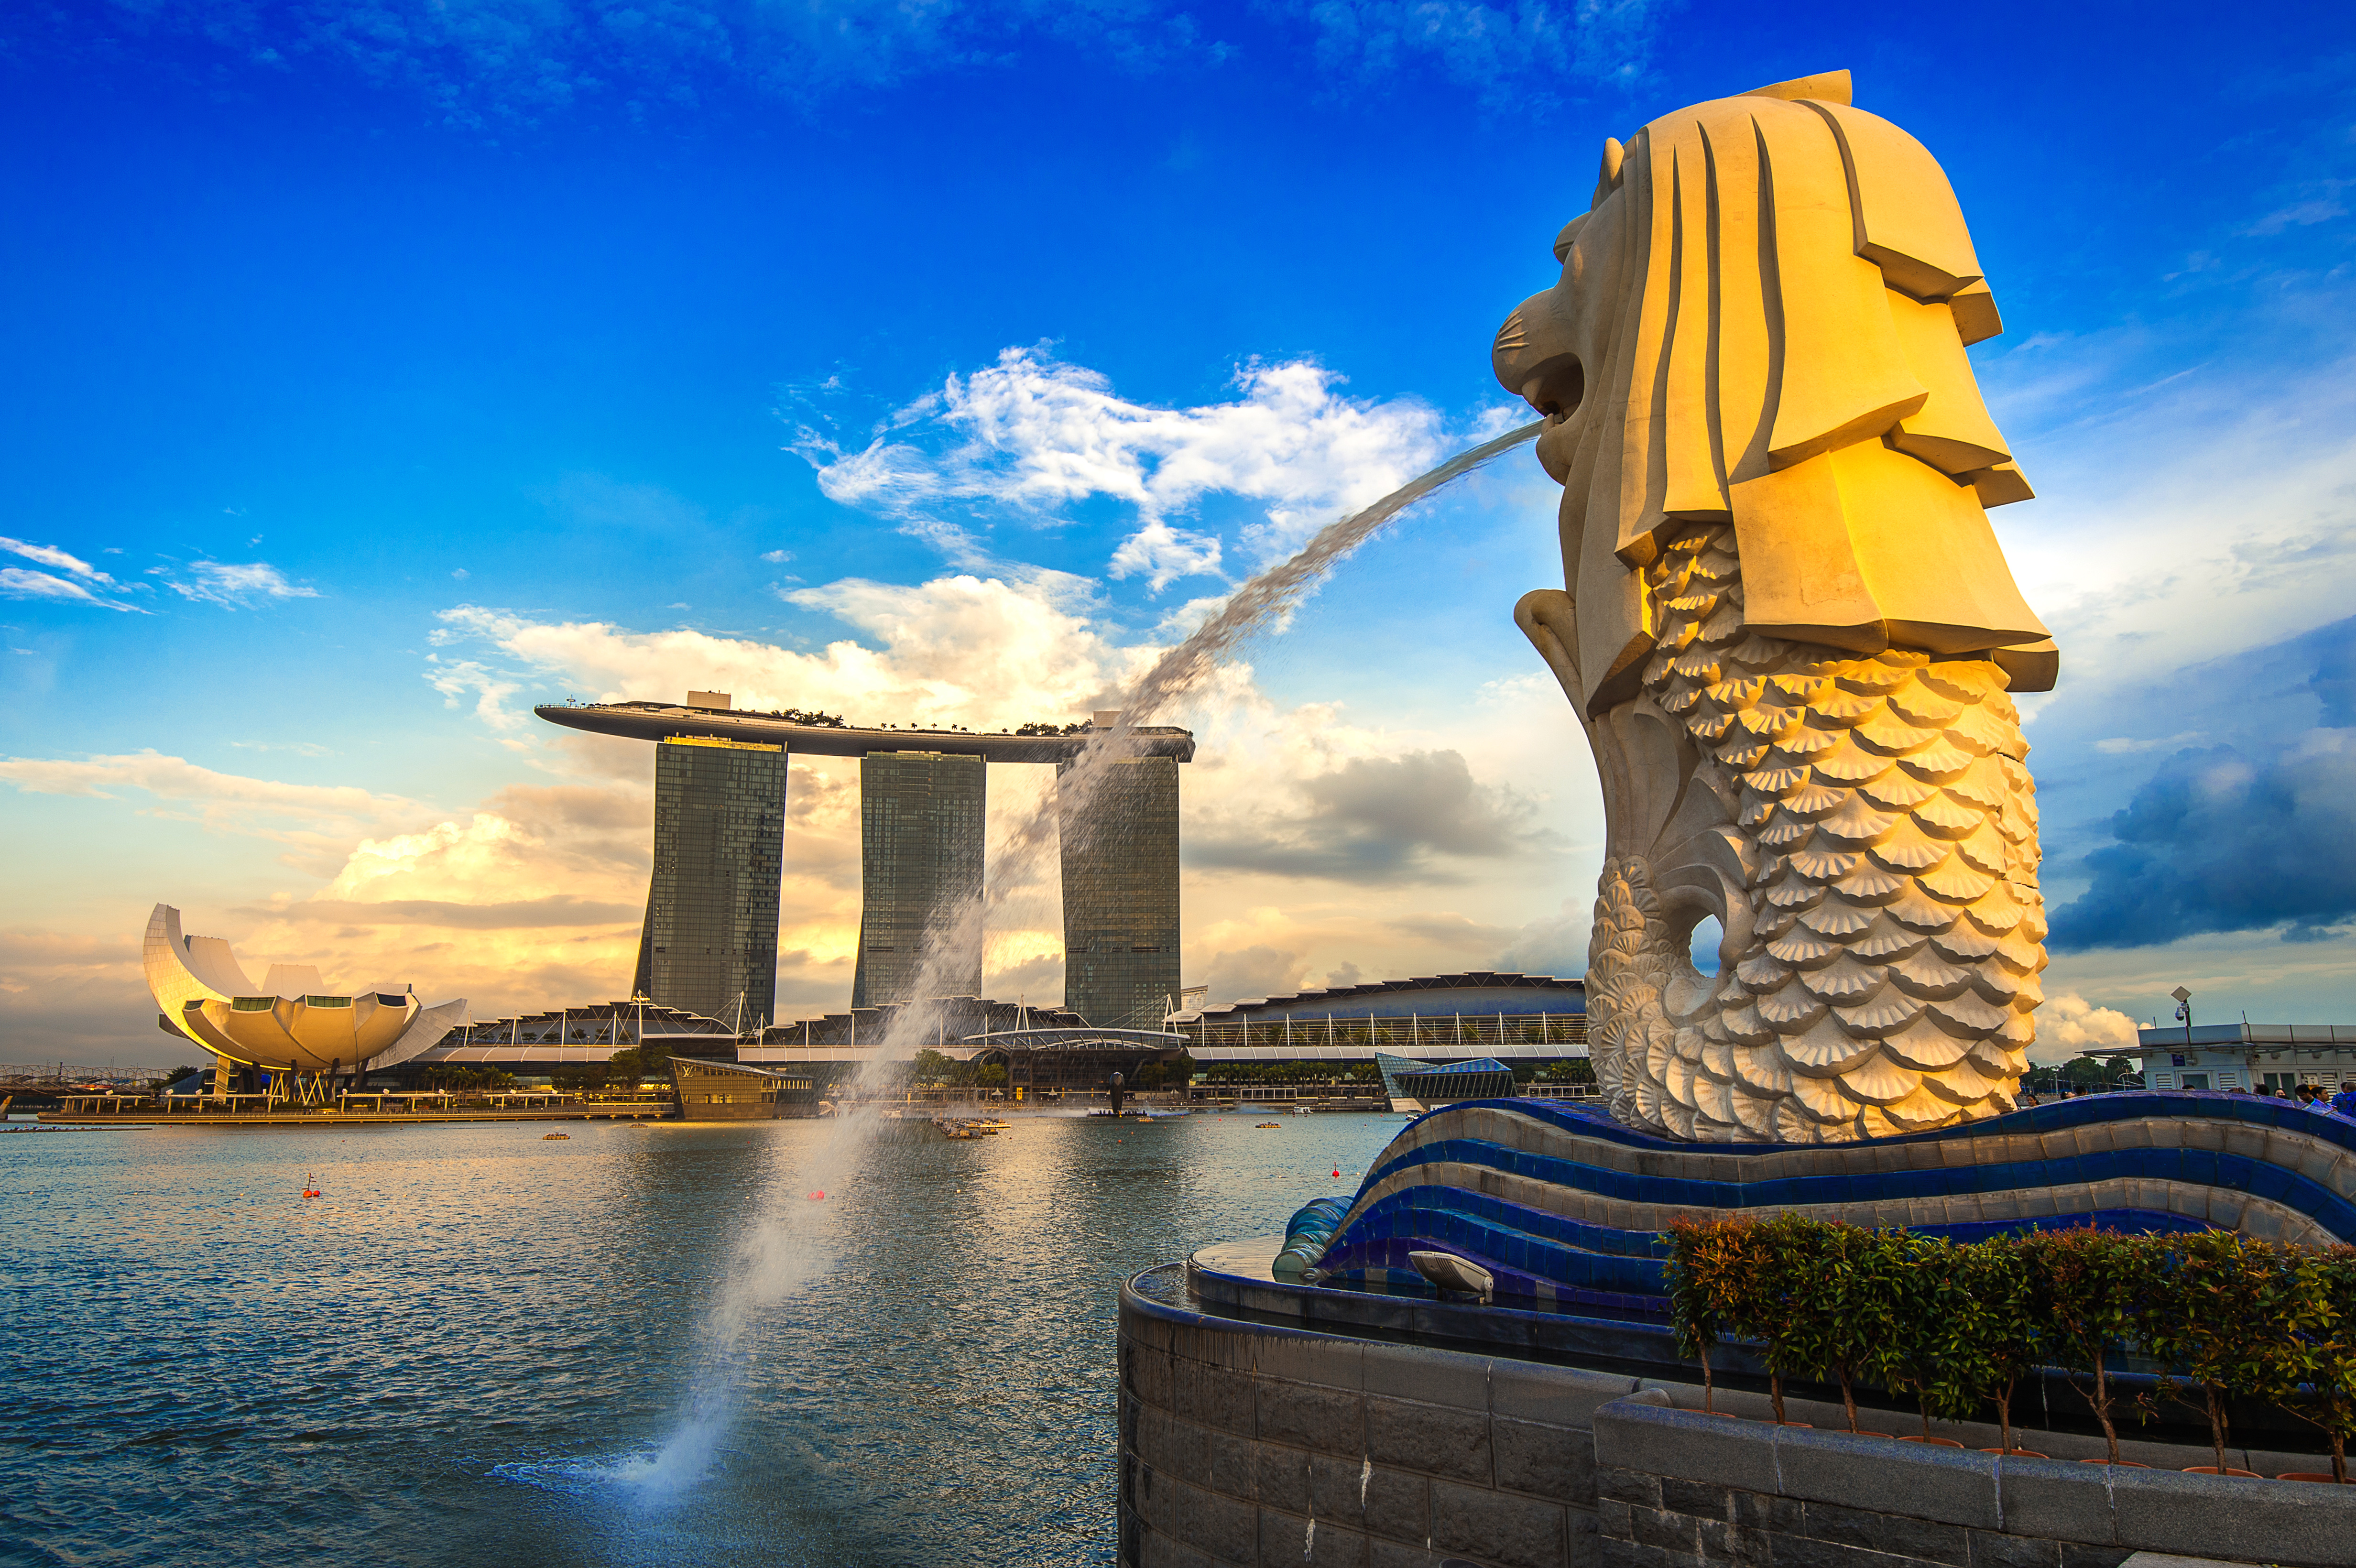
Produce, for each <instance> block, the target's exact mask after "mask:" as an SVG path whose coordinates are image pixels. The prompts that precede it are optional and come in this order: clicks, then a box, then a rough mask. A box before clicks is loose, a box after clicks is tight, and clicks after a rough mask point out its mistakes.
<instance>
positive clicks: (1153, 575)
mask: <svg viewBox="0 0 2356 1568" xmlns="http://www.w3.org/2000/svg"><path fill="white" fill-rule="evenodd" d="M1218 570H1219V541H1218V540H1217V539H1215V538H1213V537H1211V536H1210V535H1208V534H1198V533H1193V532H1189V531H1188V530H1186V529H1184V528H1172V527H1171V526H1170V525H1169V524H1168V523H1165V522H1162V521H1160V520H1159V519H1156V520H1155V521H1153V522H1151V523H1148V524H1146V525H1145V527H1143V528H1140V529H1138V530H1137V532H1135V533H1133V534H1131V535H1130V536H1129V538H1127V539H1123V540H1122V541H1121V543H1120V548H1119V549H1116V550H1114V551H1113V552H1112V564H1111V572H1112V575H1113V576H1115V577H1133V576H1138V575H1142V576H1143V577H1144V578H1145V581H1146V585H1147V586H1148V587H1150V588H1151V589H1152V590H1153V592H1156V593H1159V592H1162V590H1163V589H1164V588H1167V587H1168V586H1170V584H1171V583H1173V582H1175V581H1177V580H1178V579H1180V578H1182V577H1202V576H1209V575H1211V574H1213V573H1215V572H1216V571H1218Z"/></svg>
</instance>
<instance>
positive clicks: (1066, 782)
mask: <svg viewBox="0 0 2356 1568" xmlns="http://www.w3.org/2000/svg"><path fill="white" fill-rule="evenodd" d="M1545 428H1546V421H1543V420H1539V421H1532V422H1531V423H1529V424H1526V425H1523V426H1521V427H1520V428H1518V429H1516V430H1512V431H1508V432H1506V433H1505V434H1504V435H1501V436H1498V437H1497V438H1496V439H1494V441H1489V442H1485V443H1482V444H1481V445H1479V446H1475V447H1472V448H1471V449H1470V450H1468V451H1465V452H1462V453H1458V454H1457V455H1456V456H1454V457H1451V458H1450V459H1449V460H1448V461H1447V462H1446V463H1443V464H1440V466H1439V467H1437V468H1434V469H1432V470H1431V471H1430V473H1428V474H1425V475H1422V476H1420V477H1419V478H1417V479H1415V480H1412V481H1410V482H1409V483H1408V484H1407V485H1402V486H1401V487H1400V488H1398V489H1397V490H1394V491H1392V492H1391V493H1390V494H1389V495H1387V496H1384V497H1383V498H1382V499H1381V500H1379V501H1376V503H1375V504H1374V505H1372V506H1370V507H1365V508H1364V509H1363V510H1360V511H1357V512H1354V513H1352V514H1351V515H1350V516H1348V517H1343V518H1341V519H1339V520H1338V521H1335V522H1332V523H1329V524H1327V525H1326V526H1325V527H1324V528H1321V529H1319V530H1318V532H1317V533H1316V535H1315V536H1314V537H1312V539H1310V541H1309V542H1308V543H1307V544H1306V545H1304V546H1302V547H1301V549H1300V550H1299V551H1298V552H1297V553H1295V554H1294V555H1293V556H1291V557H1290V559H1288V560H1284V561H1282V562H1280V563H1279V564H1278V565H1276V566H1272V567H1270V568H1269V570H1267V571H1263V572H1261V573H1260V574H1259V575H1258V576H1257V577H1254V578H1252V579H1251V580H1250V581H1248V582H1246V583H1245V584H1244V585H1243V586H1242V587H1241V588H1238V589H1237V590H1236V592H1234V593H1233V594H1231V595H1229V596H1228V598H1227V600H1226V603H1224V604H1223V605H1222V606H1221V607H1220V608H1219V611H1218V613H1215V614H1214V615H1212V616H1211V617H1210V618H1209V619H1208V620H1206V621H1205V622H1204V623H1203V624H1202V625H1201V626H1199V627H1197V628H1196V629H1195V631H1194V635H1191V636H1189V637H1188V638H1186V640H1185V641H1183V642H1182V643H1180V644H1179V645H1177V646H1176V647H1173V648H1172V649H1171V650H1170V651H1169V652H1168V653H1165V654H1163V655H1162V657H1161V658H1160V659H1158V660H1156V661H1155V663H1154V665H1153V667H1152V668H1151V669H1150V670H1148V671H1147V672H1146V673H1145V675H1144V676H1143V677H1141V679H1139V680H1138V682H1137V683H1136V684H1135V685H1134V686H1133V687H1131V688H1130V690H1129V691H1128V692H1127V693H1126V694H1125V695H1124V697H1123V699H1122V700H1121V705H1120V714H1119V718H1118V719H1117V720H1115V721H1114V723H1113V725H1112V727H1111V728H1110V729H1107V730H1098V731H1093V732H1091V733H1090V735H1089V736H1088V738H1087V741H1086V742H1085V743H1084V744H1083V745H1082V746H1081V747H1080V749H1079V751H1078V752H1077V753H1076V755H1075V756H1074V757H1073V758H1072V760H1071V762H1070V763H1069V764H1068V765H1067V766H1066V768H1065V769H1064V770H1062V772H1061V773H1059V775H1058V777H1057V779H1056V783H1055V789H1054V791H1053V792H1051V793H1050V794H1049V795H1048V797H1047V798H1046V799H1045V800H1044V801H1043V802H1042V803H1041V804H1040V805H1039V807H1038V809H1037V810H1035V811H1033V813H1032V814H1031V815H1030V816H1028V817H1026V818H1024V819H1023V820H1022V821H1021V822H1020V823H1019V824H1018V825H1017V826H1016V827H1015V829H1014V831H1013V832H1012V835H1011V836H1010V837H1009V838H1008V839H1007V841H1006V843H1005V844H1004V845H1003V846H1001V848H1000V850H999V853H998V855H997V857H996V861H997V872H998V874H997V876H996V877H995V878H994V879H993V880H992V882H991V888H994V889H995V890H997V891H994V892H993V891H991V888H985V890H984V891H983V892H982V893H981V895H980V897H977V898H970V899H966V900H963V901H960V907H958V908H955V909H952V910H949V911H947V912H943V913H942V915H941V916H939V917H938V918H937V921H936V923H935V927H934V930H933V932H932V933H931V935H930V939H929V940H927V942H926V944H925V945H926V953H925V957H924V961H923V964H922V966H921V968H920V970H919V976H918V996H917V997H916V998H914V999H912V1000H910V1001H909V1002H908V1003H906V1004H905V1005H904V1006H902V1007H900V1008H896V1009H895V1010H894V1014H893V1017H892V1020H891V1022H890V1024H889V1025H888V1026H886V1029H885V1031H884V1038H883V1042H882V1043H881V1044H880V1045H879V1046H877V1047H876V1050H875V1053H874V1054H873V1056H871V1057H870V1058H869V1059H868V1060H867V1061H865V1062H863V1063H862V1065H861V1067H860V1070H859V1073H858V1076H857V1077H856V1078H855V1079H853V1081H852V1089H853V1100H854V1104H852V1105H851V1108H849V1109H848V1110H846V1111H845V1112H844V1113H843V1114H841V1115H837V1116H836V1117H835V1118H834V1119H833V1121H832V1123H831V1125H830V1127H829V1129H828V1132H827V1136H826V1137H825V1138H824V1140H823V1141H822V1142H821V1143H820V1145H819V1147H818V1149H817V1150H816V1151H814V1152H813V1153H812V1154H811V1155H810V1156H809V1157H807V1158H805V1159H801V1160H798V1161H794V1162H793V1163H792V1164H791V1165H790V1168H788V1167H787V1158H788V1157H787V1154H786V1152H785V1151H784V1150H782V1149H778V1150H776V1151H774V1152H773V1154H772V1158H773V1159H774V1160H775V1161H776V1162H777V1165H778V1168H777V1169H776V1170H775V1171H773V1172H772V1173H771V1176H770V1179H769V1180H768V1182H767V1184H766V1193H767V1196H766V1199H765V1200H764V1203H763V1208H762V1212H761V1213H760V1214H759V1216H757V1217H756V1218H755V1221H754V1222H753V1223H752V1224H750V1225H748V1226H747V1227H746V1228H745V1230H744V1235H743V1237H742V1239H741V1240H740V1241H739V1243H738V1245H737V1250H736V1256H735V1259H734V1263H733V1264H732V1265H731V1267H730V1270H729V1275H728V1279H727V1282H726V1284H725V1285H723V1287H722V1288H721V1291H720V1294H719V1296H717V1297H716V1298H715V1299H714V1300H713V1302H712V1307H711V1309H710V1311H709V1312H708V1313H707V1314H706V1315H705V1317H704V1321H703V1326H702V1332H701V1352H702V1353H701V1367H700V1370H699V1372H698V1375H697V1378H696V1381H695V1385H694V1388H693V1390H692V1392H691V1395H690V1399H689V1404H688V1409H687V1411H686V1413H684V1415H683V1416H682V1418H681V1420H680V1424H679V1426H678V1428H677V1429H676V1430H675V1431H674V1432H673V1433H672V1434H671V1435H670V1436H669V1438H668V1439H666V1440H665V1441H664V1443H663V1445H662V1446H661V1447H660V1448H659V1449H658V1450H657V1451H656V1452H655V1454H654V1455H653V1456H651V1457H650V1458H648V1459H647V1460H645V1461H643V1462H641V1463H639V1464H636V1465H632V1466H627V1467H623V1468H622V1469H620V1470H619V1471H617V1472H616V1474H617V1475H619V1476H620V1477H622V1478H624V1479H626V1480H628V1481H630V1482H632V1483H633V1484H635V1485H636V1486H637V1487H638V1488H640V1491H641V1495H642V1496H644V1497H645V1498H646V1499H648V1500H649V1501H653V1502H658V1503H659V1502H668V1501H670V1500H672V1499H676V1498H678V1497H679V1496H680V1495H681V1494H683V1493H684V1492H685V1491H686V1490H688V1489H689V1488H691V1487H692V1486H693V1485H694V1483H695V1481H696V1480H697V1479H698V1478H700V1477H701V1476H702V1474H703V1473H704V1471H705V1470H706V1469H707V1468H708V1467H709V1466H710V1464H711V1461H712V1455H713V1453H714V1451H715V1449H716V1448H717V1446H718V1445H719V1442H720V1440H721V1439H722V1437H723V1436H724V1435H726V1431H727V1426H728V1422H729V1420H730V1418H731V1417H732V1415H733V1413H734V1408H735V1403H736V1391H737V1390H738V1389H739V1388H740V1387H741V1386H742V1384H743V1381H744V1370H745V1362H746V1358H745V1355H744V1349H743V1340H744V1331H745V1329H746V1328H748V1327H750V1326H751V1325H752V1324H753V1323H754V1322H755V1321H756V1320H757V1319H758V1317H759V1315H760V1310H761V1309H762V1308H763V1307H767V1306H769V1305H770V1304H772V1303H774V1302H776V1301H777V1300H779V1299H780V1298H782V1297H783V1296H786V1295H787V1293H789V1292H791V1291H793V1290H796V1289H798V1288H799V1287H800V1286H801V1285H804V1284H806V1283H808V1282H809V1280H811V1279H814V1278H817V1277H819V1275H823V1274H824V1273H825V1272H826V1270H827V1267H828V1262H827V1247H826V1243H825V1238H824V1236H823V1234H822V1231H821V1227H822V1226H824V1225H825V1224H826V1223H827V1222H828V1214H829V1206H828V1205H824V1204H819V1203H812V1202H809V1201H806V1200H803V1199H802V1198H801V1196H800V1194H801V1192H802V1189H804V1188H805V1187H807V1188H809V1189H812V1190H819V1191H828V1190H837V1189H841V1188H843V1187H844V1186H846V1185H847V1184H848V1179H849V1178H850V1177H851V1176H852V1175H854V1174H855V1173H856V1171H857V1168H858V1167H859V1164H860V1161H861V1157H862V1155H863V1153H864V1151H865V1149H866V1147H867V1145H868V1144H869V1143H870V1142H871V1141H872V1140H873V1137H874V1136H875V1130H876V1125H877V1123H878V1121H879V1120H880V1115H879V1114H878V1112H877V1111H876V1109H875V1108H874V1107H873V1105H872V1104H865V1103H864V1100H865V1095H866V1092H867V1091H869V1090H870V1089H872V1088H873V1087H875V1086H877V1085H878V1084H879V1083H881V1082H882V1081H883V1078H884V1077H885V1076H886V1075H887V1074H888V1073H889V1072H891V1070H892V1069H893V1068H894V1067H895V1066H897V1065H898V1064H900V1063H903V1062H906V1061H910V1060H912V1059H913V1058H914V1057H915V1056H916V1052H917V1051H919V1050H921V1049H923V1047H924V1046H925V1045H926V1043H928V1042H929V1041H930V1040H931V1039H932V1038H933V1032H934V1028H935V1024H936V1021H937V1019H938V1017H939V1015H940V1010H941V1003H942V1001H943V1000H944V998H943V997H941V996H940V992H941V991H942V990H943V989H944V987H946V986H947V985H948V983H949V979H950V972H951V970H952V968H953V967H954V966H956V965H958V962H959V956H958V955H961V954H967V953H970V952H971V951H973V950H974V949H975V948H977V947H979V945H980V943H981V940H982V934H983V932H984V929H985V928H986V926H987V925H988V923H989V917H990V915H991V912H992V911H994V910H995V909H997V908H998V907H999V905H1000V904H1001V903H1002V902H1003V901H1004V900H1005V899H1006V898H1007V896H1008V890H1011V889H1013V888H1018V887H1021V886H1023V884H1024V883H1025V882H1026V880H1028V876H1029V873H1030V871H1031V869H1032V868H1033V866H1035V865H1036V864H1037V862H1038V861H1039V859H1041V858H1042V857H1043V856H1044V855H1045V854H1046V852H1047V850H1048V848H1049V847H1050V846H1051V845H1053V844H1054V843H1055V828H1056V824H1057V821H1058V819H1059V817H1061V816H1065V815H1067V814H1069V815H1079V814H1082V813H1085V811H1086V809H1087V803H1088V802H1089V800H1090V799H1091V798H1092V796H1093V795H1094V793H1095V791H1096V790H1097V789H1098V786H1099V785H1100V784H1102V783H1103V782H1104V780H1105V778H1106V777H1107V773H1106V770H1107V769H1108V768H1109V767H1110V766H1111V765H1112V764H1113V763H1116V762H1118V761H1119V759H1120V758H1121V757H1122V756H1123V755H1124V754H1126V752H1127V751H1128V749H1129V748H1128V742H1129V738H1130V734H1131V732H1132V731H1135V730H1136V728H1137V727H1138V726H1139V725H1140V724H1141V723H1145V722H1147V721H1149V720H1151V719H1152V718H1153V717H1154V716H1155V715H1156V714H1158V713H1160V712H1161V711H1162V709H1164V708H1166V707H1168V706H1169V705H1170V704H1171V703H1172V702H1173V701H1175V700H1177V699H1179V698H1181V697H1183V696H1184V695H1185V694H1186V693H1187V692H1189V691H1191V690H1193V689H1194V688H1195V687H1197V686H1199V685H1200V684H1202V682H1203V681H1205V679H1207V678H1208V677H1210V675H1211V674H1212V672H1213V671H1214V670H1215V669H1216V668H1217V667H1218V665H1219V662H1220V660H1221V658H1222V656H1226V655H1227V654H1230V653H1232V652H1233V651H1234V650H1235V649H1236V648H1237V647H1238V646H1239V645H1242V644H1243V643H1245V642H1246V641H1248V639H1249V638H1251V637H1252V636H1254V635H1258V633H1260V632H1262V631H1264V630H1266V629H1267V628H1268V627H1269V625H1270V624H1273V623H1275V622H1276V621H1277V620H1278V619H1279V618H1280V617H1281V616H1282V615H1283V614H1284V613H1286V612H1288V611H1290V609H1291V608H1292V607H1293V606H1294V605H1295V604H1297V603H1300V601H1301V595H1302V594H1303V593H1305V592H1308V590H1309V589H1310V588H1311V587H1312V586H1313V585H1314V584H1315V583H1316V582H1318V581H1320V580H1321V579H1323V577H1324V576H1325V574H1326V573H1327V572H1329V571H1332V570H1333V567H1334V566H1335V565H1336V564H1338V563H1339V562H1340V561H1341V560H1342V558H1343V557H1344V556H1346V555H1348V554H1349V553H1350V552H1351V551H1352V550H1354V549H1356V548H1357V547H1358V546H1359V545H1361V544H1363V543H1365V541H1366V540H1367V539H1369V538H1371V537H1372V536H1373V535H1374V534H1375V532H1376V530H1377V529H1379V528H1382V527H1383V525H1384V524H1386V523H1387V522H1389V521H1390V520H1391V519H1392V518H1393V517H1398V515H1399V513H1401V512H1403V511H1405V510H1406V509H1407V508H1408V507H1411V506H1413V505H1414V504H1415V503H1416V502H1418V501H1419V500H1421V499H1423V498H1424V497H1425V496H1429V495H1430V494H1431V493H1432V492H1433V491H1435V490H1438V489H1439V488H1440V487H1441V486H1442V485H1447V484H1449V483H1451V481H1453V480H1456V479H1460V478H1462V477H1463V476H1464V475H1467V474H1470V473H1472V472H1473V471H1474V470H1475V469H1478V468H1481V467H1483V466H1484V465H1485V464H1489V463H1491V462H1493V461H1494V460H1495V459H1497V458H1499V457H1502V456H1504V455H1505V453H1508V452H1511V451H1512V450H1513V449H1514V448H1515V447H1517V446H1519V445H1521V444H1522V443H1524V442H1526V441H1529V440H1530V439H1532V438H1533V437H1535V436H1536V435H1537V433H1538V432H1540V431H1541V430H1543V429H1545Z"/></svg>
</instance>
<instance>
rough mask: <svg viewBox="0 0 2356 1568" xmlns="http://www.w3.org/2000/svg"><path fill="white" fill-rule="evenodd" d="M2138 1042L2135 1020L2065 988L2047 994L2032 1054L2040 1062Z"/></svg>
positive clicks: (2068, 1057)
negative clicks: (2057, 993)
mask: <svg viewBox="0 0 2356 1568" xmlns="http://www.w3.org/2000/svg"><path fill="white" fill-rule="evenodd" d="M2135 1042H2136V1024H2135V1019H2131V1018H2129V1017H2127V1016H2126V1014H2125V1013H2123V1012H2120V1011H2118V1010H2117V1009H2116V1008H2098V1007H2096V1006H2094V1004H2093V1003H2092V1002H2089V1001H2088V1000H2086V998H2085V997H2082V996H2080V995H2078V994H2077V993H2076V992H2075V991H2064V992H2062V993H2061V994H2060V995H2058V996H2049V997H2046V998H2045V1005H2044V1006H2043V1007H2041V1008H2038V1009H2037V1043H2036V1044H2034V1045H2032V1046H2030V1047H2029V1059H2030V1060H2031V1061H2039V1062H2055V1061H2068V1060H2070V1058H2072V1057H2073V1056H2075V1055H2077V1054H2078V1052H2080V1051H2087V1050H2092V1049H2094V1048H2096V1047H2100V1046H2111V1045H2133V1044H2135Z"/></svg>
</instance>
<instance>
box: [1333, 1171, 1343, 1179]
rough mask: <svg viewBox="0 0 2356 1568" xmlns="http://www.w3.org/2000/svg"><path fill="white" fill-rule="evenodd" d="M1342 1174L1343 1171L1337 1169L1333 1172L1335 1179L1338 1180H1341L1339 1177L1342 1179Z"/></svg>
mask: <svg viewBox="0 0 2356 1568" xmlns="http://www.w3.org/2000/svg"><path fill="white" fill-rule="evenodd" d="M1341 1175H1342V1173H1341V1172H1340V1171H1338V1170H1337V1171H1335V1172H1334V1173H1333V1176H1334V1179H1336V1180H1339V1179H1341Z"/></svg>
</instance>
